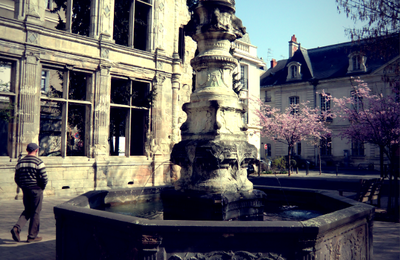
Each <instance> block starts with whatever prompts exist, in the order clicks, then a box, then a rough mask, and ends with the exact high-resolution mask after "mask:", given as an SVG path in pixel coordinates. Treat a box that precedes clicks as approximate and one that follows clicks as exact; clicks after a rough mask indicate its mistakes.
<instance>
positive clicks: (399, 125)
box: [332, 79, 400, 173]
mask: <svg viewBox="0 0 400 260" xmlns="http://www.w3.org/2000/svg"><path fill="white" fill-rule="evenodd" d="M352 82H353V83H352V84H353V92H352V96H351V97H342V98H332V101H333V102H334V104H335V106H334V108H333V113H334V114H336V115H337V116H338V117H339V118H342V119H343V120H345V121H348V122H350V124H349V126H348V127H347V128H346V129H344V130H343V131H342V132H340V136H341V137H342V138H347V139H349V140H355V141H359V142H368V143H371V144H374V145H377V146H378V147H379V149H380V168H381V173H382V169H383V163H384V155H386V157H387V158H388V160H389V161H390V164H391V166H392V170H393V167H394V166H395V165H396V164H397V163H398V160H396V152H397V151H396V149H398V145H399V138H400V102H399V92H398V89H396V88H391V93H383V94H382V93H379V94H374V93H373V92H372V91H371V89H370V88H368V86H367V83H365V82H363V81H362V80H360V79H352ZM397 168H398V167H397Z"/></svg>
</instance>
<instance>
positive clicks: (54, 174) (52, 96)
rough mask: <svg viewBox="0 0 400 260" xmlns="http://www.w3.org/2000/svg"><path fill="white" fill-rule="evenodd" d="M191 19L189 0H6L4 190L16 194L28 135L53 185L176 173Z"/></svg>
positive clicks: (64, 189) (108, 184)
mask: <svg viewBox="0 0 400 260" xmlns="http://www.w3.org/2000/svg"><path fill="white" fill-rule="evenodd" d="M57 3H59V4H60V6H58V5H57ZM61 5H64V6H61ZM189 19H190V14H189V11H188V8H187V6H186V0H174V1H165V0H157V1H156V0H140V1H139V0H129V1H125V0H99V1H93V0H83V1H72V0H65V1H53V0H48V1H39V0H31V1H27V0H16V1H11V0H0V35H1V37H0V137H1V138H0V165H1V173H0V180H1V182H0V195H1V197H2V198H14V197H15V196H16V195H17V194H18V189H17V186H16V184H15V183H14V180H13V176H14V168H15V164H16V162H17V160H18V158H19V157H20V156H23V155H24V154H26V152H25V148H26V145H27V144H28V143H30V142H36V143H38V144H39V145H40V152H39V156H40V157H41V158H42V159H43V161H44V162H45V164H46V166H47V173H48V176H49V184H48V187H47V189H46V191H45V195H62V194H68V193H82V192H85V191H87V190H93V189H107V188H118V187H131V186H144V185H161V184H165V183H169V182H170V181H171V179H174V178H176V177H177V176H176V175H174V174H176V171H175V172H174V173H171V170H170V164H169V163H168V161H169V156H170V150H171V148H172V146H173V144H174V143H177V142H178V141H179V139H180V130H179V127H180V125H181V124H182V123H183V121H184V117H185V114H184V112H183V111H182V109H181V107H182V104H183V103H185V102H187V101H188V99H189V96H190V93H191V90H192V88H191V85H192V68H191V66H190V60H191V59H192V58H193V57H194V53H195V50H196V44H195V42H194V41H193V40H192V39H190V37H185V36H184V33H183V26H184V25H185V24H186V23H187V22H188V21H189ZM19 194H21V193H19Z"/></svg>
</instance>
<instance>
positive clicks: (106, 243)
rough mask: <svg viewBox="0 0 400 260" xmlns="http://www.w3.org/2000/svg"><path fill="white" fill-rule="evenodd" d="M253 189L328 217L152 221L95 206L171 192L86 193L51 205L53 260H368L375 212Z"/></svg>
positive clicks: (327, 195) (310, 194)
mask: <svg viewBox="0 0 400 260" xmlns="http://www.w3.org/2000/svg"><path fill="white" fill-rule="evenodd" d="M255 188H257V189H258V190H261V191H264V192H265V193H266V194H267V198H268V199H267V200H268V201H269V202H271V203H283V204H285V203H287V202H289V203H293V204H313V205H317V206H319V207H320V208H321V209H323V210H325V211H327V212H330V213H328V214H324V215H322V216H319V217H316V218H312V219H309V220H305V221H200V220H197V221H195V220H161V219H151V220H150V219H145V218H140V217H133V216H128V215H121V214H116V213H112V212H106V211H102V210H98V209H101V208H104V207H105V205H108V204H110V203H111V204H112V203H121V202H127V201H133V200H137V199H138V198H139V199H141V200H146V199H147V196H150V195H151V197H154V195H156V196H157V194H161V193H162V192H163V191H167V190H171V189H172V187H168V186H163V187H151V188H145V189H143V188H140V189H139V188H138V189H135V188H134V189H119V190H108V191H92V192H88V193H85V194H83V195H81V196H79V197H77V198H74V199H72V200H70V201H68V202H66V203H63V204H61V205H58V206H56V207H54V214H55V217H56V237H57V240H56V253H57V259H168V260H169V259H171V260H174V259H192V260H195V259H239V258H241V259H307V260H308V259H372V227H373V215H374V207H372V206H370V205H367V204H364V203H359V202H356V201H353V200H350V199H347V198H344V197H340V196H338V195H336V194H332V193H331V192H327V191H316V190H307V189H289V188H284V189H281V188H275V187H267V186H257V187H255ZM282 192H284V195H285V196H283V195H282Z"/></svg>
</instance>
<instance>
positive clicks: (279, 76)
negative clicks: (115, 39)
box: [260, 34, 400, 168]
mask: <svg viewBox="0 0 400 260" xmlns="http://www.w3.org/2000/svg"><path fill="white" fill-rule="evenodd" d="M399 44H400V42H399V35H398V34H396V35H393V37H391V38H390V39H389V40H385V41H382V39H376V40H375V41H373V42H370V41H362V42H356V43H352V42H346V43H341V44H335V45H330V46H323V47H318V48H314V49H305V48H304V47H303V46H301V45H300V43H299V42H298V41H297V39H296V37H295V36H294V35H293V36H292V38H291V40H290V41H289V58H288V59H285V60H279V61H276V60H274V59H273V60H272V61H271V65H270V68H269V69H268V70H267V71H266V72H265V73H264V74H263V75H262V76H261V80H260V81H261V83H260V85H261V99H262V100H263V101H264V102H266V103H267V104H270V105H271V106H273V107H276V108H279V109H281V110H284V109H285V108H286V107H288V106H289V105H290V104H298V103H300V102H305V101H309V105H310V106H311V107H320V108H322V109H329V108H330V106H331V104H330V102H326V101H325V99H324V98H323V97H322V96H320V95H319V94H317V92H318V93H321V92H322V90H324V91H325V92H326V93H329V94H331V95H332V96H333V97H338V98H340V97H343V96H350V95H351V90H352V89H351V84H350V77H360V78H361V79H362V80H364V81H365V82H367V83H368V86H369V87H370V88H371V89H372V90H373V91H376V92H383V93H385V92H386V91H388V84H387V83H386V82H384V81H383V80H382V76H384V75H385V76H393V75H395V73H396V71H395V70H392V69H390V68H391V65H394V64H397V66H398V64H399V63H400V57H399V46H400V45H399ZM397 68H398V67H397ZM397 73H398V72H397ZM397 76H398V75H397ZM344 127H346V124H345V123H342V122H339V120H338V119H333V120H332V121H331V122H330V128H331V129H332V132H333V137H332V139H331V140H328V143H327V144H321V145H322V148H317V147H316V146H313V145H310V144H308V143H306V142H301V143H298V144H297V145H296V147H295V149H294V151H293V153H294V154H296V155H298V156H300V157H302V158H303V159H308V160H310V161H314V162H317V161H318V160H317V159H318V156H319V155H321V159H322V164H323V165H327V166H333V165H335V164H336V163H340V164H345V165H352V166H358V165H360V164H361V165H365V164H370V163H374V164H375V168H377V167H379V148H378V147H376V146H374V145H370V144H367V143H357V142H352V140H342V139H341V138H340V137H337V136H336V135H335V134H337V133H338V132H339V131H340V130H341V129H343V128H344ZM261 144H262V146H264V145H265V144H266V147H267V149H266V150H264V151H262V153H261V157H262V158H265V157H268V158H276V157H279V156H285V155H287V146H286V145H285V144H282V143H278V142H273V141H271V140H268V139H265V138H262V140H261ZM318 149H320V150H319V151H318Z"/></svg>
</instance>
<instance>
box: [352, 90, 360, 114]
mask: <svg viewBox="0 0 400 260" xmlns="http://www.w3.org/2000/svg"><path fill="white" fill-rule="evenodd" d="M350 97H351V98H352V99H353V102H354V104H352V108H353V109H354V110H355V111H356V112H359V111H360V110H362V108H363V98H362V97H359V96H357V94H356V91H355V90H352V91H350Z"/></svg>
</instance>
